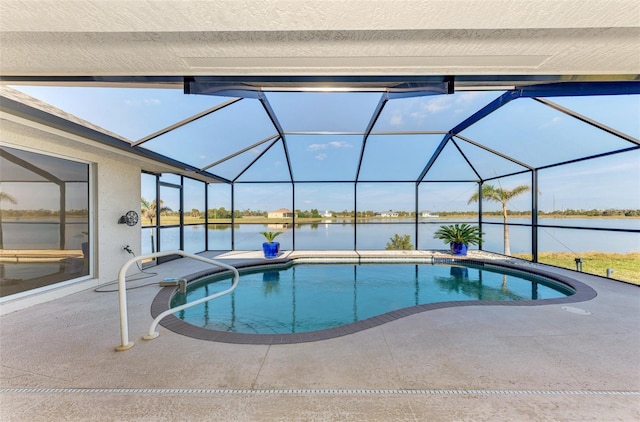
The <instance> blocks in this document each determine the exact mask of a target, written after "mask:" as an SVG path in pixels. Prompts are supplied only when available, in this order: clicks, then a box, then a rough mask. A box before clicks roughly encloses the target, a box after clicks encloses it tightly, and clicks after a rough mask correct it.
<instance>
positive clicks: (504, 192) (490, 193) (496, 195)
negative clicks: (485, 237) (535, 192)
mask: <svg viewBox="0 0 640 422" xmlns="http://www.w3.org/2000/svg"><path fill="white" fill-rule="evenodd" d="M530 190H531V187H530V186H527V185H520V186H516V187H515V188H513V189H511V190H509V189H502V186H500V187H498V188H496V187H495V186H493V185H482V199H485V200H487V201H491V202H498V203H499V204H501V205H502V220H503V222H504V254H505V255H511V248H510V247H509V226H508V225H507V222H508V220H509V217H508V215H507V202H509V201H510V200H511V199H513V198H515V197H516V196H518V195H521V194H523V193H525V192H528V191H530ZM478 197H479V195H478V192H476V193H474V194H473V195H471V198H469V202H467V204H470V203H472V202H478Z"/></svg>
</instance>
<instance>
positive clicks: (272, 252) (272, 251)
mask: <svg viewBox="0 0 640 422" xmlns="http://www.w3.org/2000/svg"><path fill="white" fill-rule="evenodd" d="M262 251H263V252H264V257H265V258H275V257H277V256H278V254H279V253H280V242H271V243H269V242H264V243H263V244H262Z"/></svg>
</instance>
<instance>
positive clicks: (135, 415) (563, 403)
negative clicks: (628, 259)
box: [0, 252, 640, 421]
mask: <svg viewBox="0 0 640 422" xmlns="http://www.w3.org/2000/svg"><path fill="white" fill-rule="evenodd" d="M352 253H353V252H345V253H343V254H344V255H345V256H349V254H352ZM430 253H431V252H412V254H416V255H420V256H423V255H424V254H430ZM309 254H310V253H309V252H305V255H309ZM332 254H335V253H330V252H322V253H317V254H316V255H318V256H320V255H325V256H326V255H332ZM360 254H361V255H368V253H365V252H361V253H360ZM370 254H371V255H379V254H385V253H383V252H375V253H373V252H372V253H370ZM396 254H401V255H405V254H407V255H410V254H411V253H409V252H396ZM213 255H215V254H210V253H207V254H205V256H213ZM443 256H446V254H444V255H443ZM449 256H450V255H449ZM471 256H473V255H471ZM218 258H219V259H221V260H222V261H223V262H227V263H231V264H237V263H240V262H248V261H253V260H260V259H261V258H260V254H259V253H257V252H245V253H243V252H233V253H226V254H222V255H220V256H218ZM482 258H483V259H504V257H502V256H499V255H491V254H482ZM523 265H527V266H531V265H533V264H529V263H523ZM206 266H207V264H205V263H202V262H199V261H194V260H190V259H186V258H185V259H179V260H176V261H171V262H168V263H165V264H162V265H159V266H156V267H152V268H150V269H148V270H146V271H148V272H153V273H157V275H153V276H151V277H149V278H145V279H140V280H138V281H130V282H129V283H128V286H129V287H130V288H131V287H136V286H143V285H145V286H144V287H140V288H134V289H130V290H128V292H127V296H128V309H129V333H130V338H131V340H132V341H134V342H135V346H134V347H133V348H131V349H130V350H127V351H124V352H116V351H115V350H114V348H115V347H116V346H118V345H119V344H120V329H119V313H118V296H117V293H113V292H112V293H97V292H94V291H93V290H88V291H84V292H80V293H77V294H74V295H70V296H67V297H65V298H62V299H58V300H55V301H52V302H48V303H45V304H41V305H36V306H33V307H30V308H27V309H24V310H20V311H17V312H13V313H10V314H7V315H4V316H2V317H1V318H0V342H1V343H0V371H1V372H0V420H2V421H40V420H42V421H45V420H46V421H58V420H70V421H83V420H92V421H93V420H105V421H116V420H117V421H124V420H126V421H132V420H133V421H135V420H153V421H163V420H166V421H174V420H188V421H199V420H203V421H204V420H206V421H211V420H225V421H263V420H266V421H289V420H294V421H298V420H313V421H316V420H317V421H333V420H339V421H363V420H366V421H369V420H370V421H406V420H409V421H422V420H429V421H453V420H455V421H458V420H473V421H476V420H491V421H494V420H514V421H527V420H531V421H539V420H567V421H586V420H602V421H613V420H620V421H628V420H640V330H639V327H640V288H639V287H638V286H635V285H630V284H626V283H621V282H617V281H614V280H609V279H606V278H602V277H596V276H590V275H587V274H579V273H576V272H573V271H569V270H564V269H559V268H554V267H547V266H544V268H545V269H547V270H548V271H552V272H557V273H558V274H565V275H570V276H572V277H574V278H577V279H578V280H580V281H581V282H583V283H585V284H587V285H588V286H590V287H591V288H593V289H594V290H596V292H597V296H596V297H595V298H593V299H591V300H587V301H583V302H579V303H572V304H570V306H567V305H562V304H549V305H540V306H526V307H525V306H465V307H457V308H442V309H435V310H430V311H427V312H421V313H417V314H413V315H410V316H407V317H404V318H400V319H397V320H395V321H391V322H388V323H385V324H382V325H379V326H376V327H372V328H369V329H366V330H364V331H359V332H357V333H354V334H349V335H347V336H342V337H337V338H332V339H327V340H321V341H315V342H309V343H298V344H288V345H245V344H227V343H220V342H215V341H202V340H198V339H194V338H189V337H186V336H182V335H179V334H176V333H173V332H171V331H169V330H167V329H166V328H163V327H159V331H160V333H161V334H160V336H159V337H158V338H157V339H155V340H152V341H144V340H142V339H141V336H142V335H144V334H145V333H146V332H147V331H148V329H149V325H150V324H151V321H152V317H151V314H150V308H151V303H152V301H153V299H154V298H155V296H156V295H157V293H158V292H159V291H160V288H159V287H158V285H157V282H158V281H160V280H163V279H164V278H165V277H180V276H183V275H186V274H191V273H193V272H196V271H198V270H201V269H204V268H205V267H206ZM149 283H153V284H150V285H147V284H149ZM113 287H115V286H113Z"/></svg>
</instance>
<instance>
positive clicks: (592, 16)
mask: <svg viewBox="0 0 640 422" xmlns="http://www.w3.org/2000/svg"><path fill="white" fill-rule="evenodd" d="M0 37H1V38H0V53H1V56H0V58H1V60H0V74H1V75H2V76H86V75H91V76H98V75H112V76H113V75H128V76H154V75H180V76H182V75H623V74H627V75H633V74H638V73H640V2H638V1H636V0H629V1H626V0H617V1H613V0H611V1H608V0H578V1H572V0H562V1H554V0H528V1H518V0H512V1H496V0H486V1H478V0H464V1H463V0H446V1H406V0H403V1H400V0H395V1H394V0H386V1H357V0H351V1H322V0H315V1H306V0H297V1H293V0H291V1H285V0H271V1H266V0H263V1H257V0H253V1H249V0H247V1H242V0H237V1H236V0H233V1H224V0H216V1H151V0H127V1H108V2H107V1H103V0H96V1H82V0H80V1H68V0H58V1H50V2H42V1H35V0H31V1H28V0H22V1H20V0H0Z"/></svg>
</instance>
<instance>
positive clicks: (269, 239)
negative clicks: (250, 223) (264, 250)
mask: <svg viewBox="0 0 640 422" xmlns="http://www.w3.org/2000/svg"><path fill="white" fill-rule="evenodd" d="M260 234H261V235H263V236H264V238H265V239H267V242H268V243H273V241H274V239H275V238H276V237H278V236H279V235H281V234H282V232H260Z"/></svg>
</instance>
